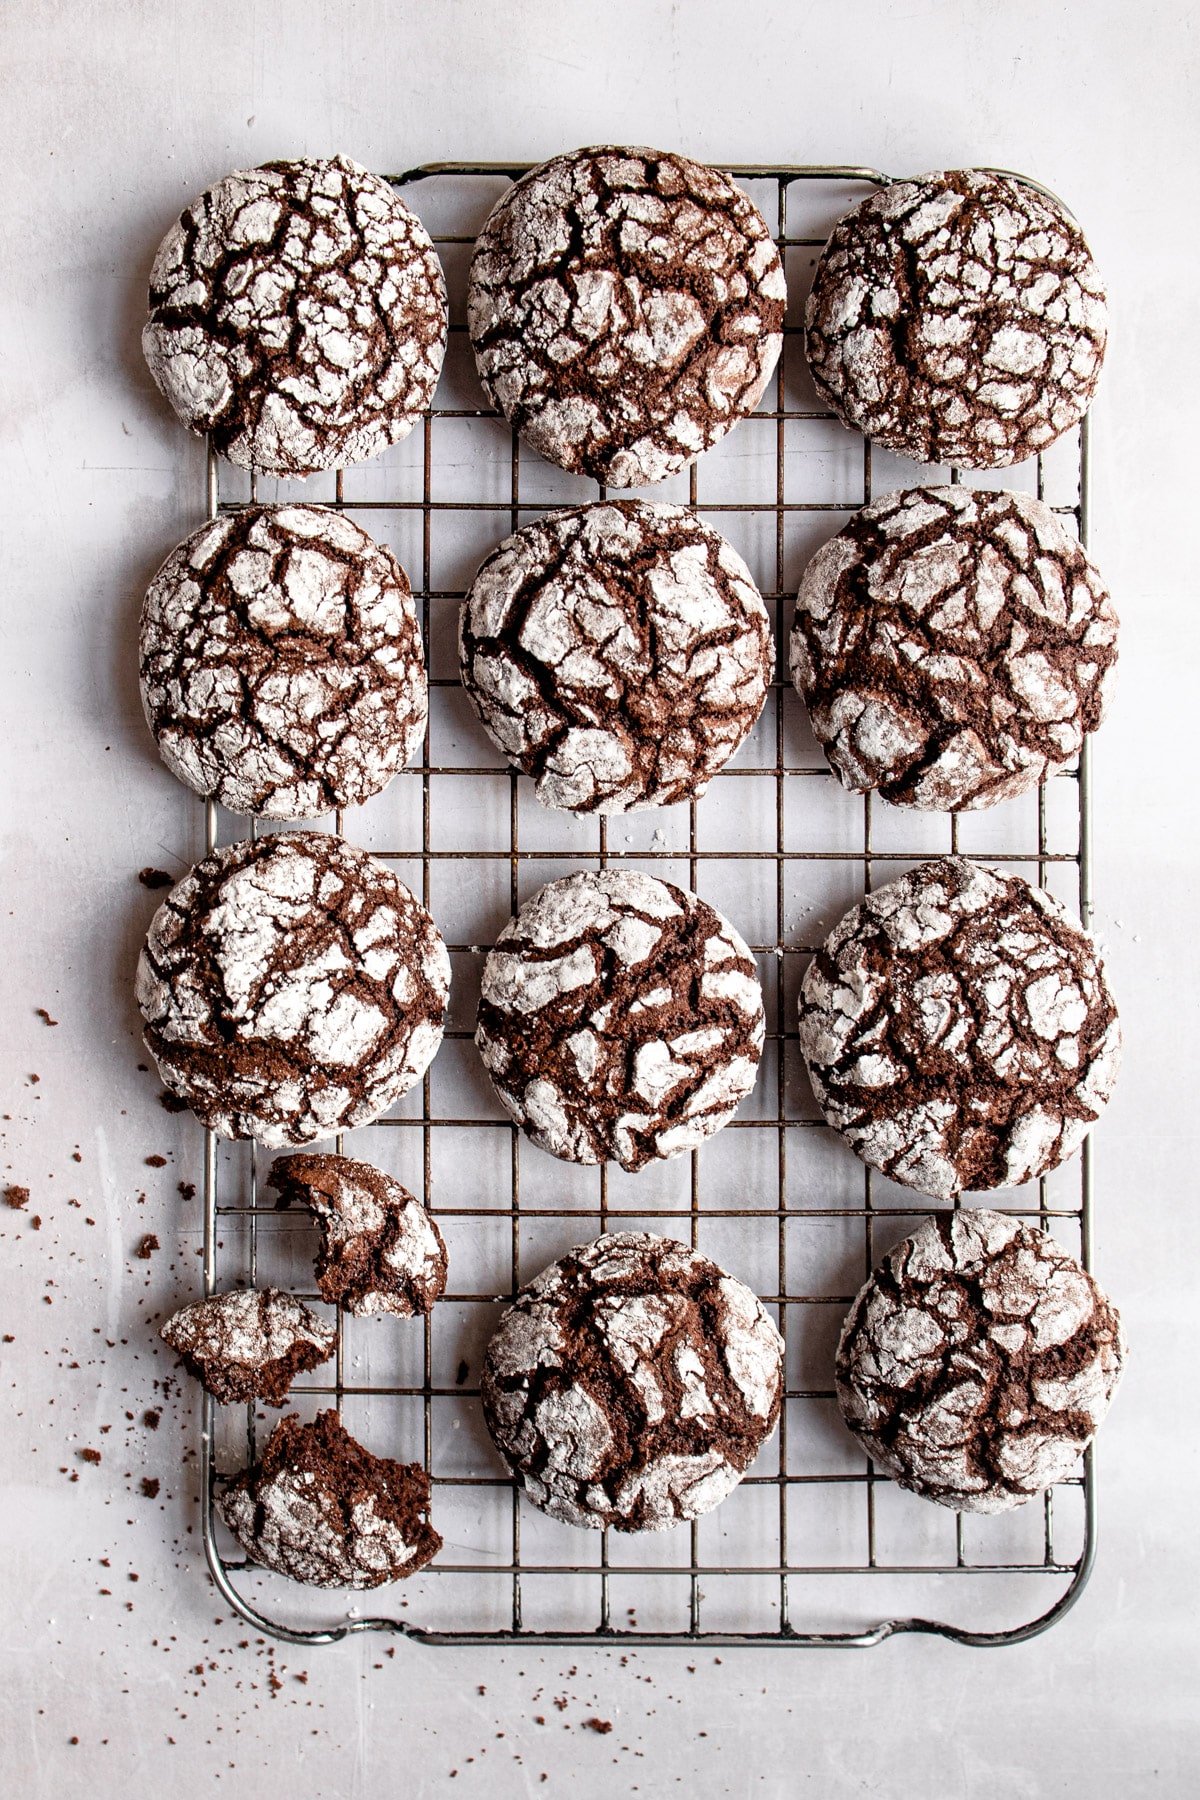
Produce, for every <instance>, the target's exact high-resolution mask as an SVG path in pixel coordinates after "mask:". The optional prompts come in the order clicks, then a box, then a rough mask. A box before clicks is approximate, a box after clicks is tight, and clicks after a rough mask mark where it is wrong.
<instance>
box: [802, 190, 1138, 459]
mask: <svg viewBox="0 0 1200 1800" xmlns="http://www.w3.org/2000/svg"><path fill="white" fill-rule="evenodd" d="M1106 336H1107V323H1106V305H1105V295H1104V285H1103V282H1102V281H1101V279H1100V276H1099V273H1098V271H1097V269H1096V266H1095V264H1094V262H1093V261H1092V257H1091V253H1090V251H1089V250H1088V247H1087V244H1086V242H1085V241H1084V238H1083V235H1082V233H1081V232H1080V231H1079V229H1078V227H1077V226H1076V225H1075V224H1074V222H1073V221H1072V220H1071V219H1070V218H1069V217H1068V216H1067V214H1066V212H1065V211H1064V210H1063V208H1062V207H1061V205H1060V204H1059V203H1058V202H1057V201H1056V200H1053V199H1051V198H1050V197H1049V196H1047V195H1043V194H1041V193H1038V192H1035V191H1034V190H1033V189H1032V188H1030V187H1029V186H1027V185H1026V184H1024V183H1023V182H1020V181H1018V180H1014V179H1012V178H1010V177H1008V176H1002V175H994V174H990V173H988V172H986V171H984V170H978V169H959V170H954V171H951V172H949V173H937V174H932V175H926V176H922V177H920V178H919V179H917V180H915V181H904V182H896V183H893V184H892V185H891V186H890V187H887V188H885V189H883V190H882V191H881V192H879V193H876V194H872V195H871V196H870V197H869V198H868V199H866V200H864V201H863V202H862V203H861V204H860V205H858V206H857V207H855V208H854V209H853V210H852V211H851V212H849V213H847V214H846V216H845V217H844V218H843V219H841V220H840V221H839V223H838V224H837V226H835V228H834V231H833V233H832V235H831V236H830V239H829V242H828V243H827V244H826V246H825V249H824V250H823V251H822V254H821V258H820V261H819V262H818V265H817V271H816V275H815V278H814V281H813V287H812V292H811V294H810V296H809V300H808V304H807V307H806V310H805V347H806V351H807V354H808V360H809V364H810V367H811V369H812V373H813V379H814V381H815V382H816V385H817V389H818V392H819V393H820V394H821V396H822V398H823V399H825V400H827V401H828V402H829V404H830V405H831V406H832V407H833V408H834V410H835V411H836V412H837V413H838V415H839V416H840V417H841V419H842V420H843V422H844V423H845V424H847V425H850V426H852V427H854V428H855V429H857V430H861V431H862V432H864V433H865V435H866V436H867V437H869V438H870V439H872V441H873V442H875V443H877V444H880V445H882V446H883V447H884V448H886V449H889V450H895V451H898V452H900V453H901V454H902V455H906V456H911V457H913V458H914V459H915V460H916V461H917V462H946V463H952V464H956V465H957V466H959V467H961V468H967V469H989V468H1001V467H1004V466H1006V465H1008V464H1010V463H1015V462H1020V461H1023V460H1024V459H1025V458H1026V457H1028V456H1032V455H1034V454H1035V453H1036V452H1038V451H1040V450H1043V449H1045V448H1046V447H1047V445H1049V444H1051V443H1053V442H1054V441H1055V439H1057V438H1059V437H1061V436H1062V434H1063V433H1064V432H1065V431H1069V430H1070V429H1071V427H1072V426H1073V425H1075V424H1077V423H1078V421H1079V419H1080V418H1081V417H1082V415H1083V413H1084V412H1085V411H1086V409H1087V406H1088V403H1089V401H1090V400H1091V397H1092V394H1093V392H1094V390H1095V386H1096V382H1097V380H1098V379H1099V374H1100V366H1101V363H1102V361H1103V358H1104V349H1105V341H1106Z"/></svg>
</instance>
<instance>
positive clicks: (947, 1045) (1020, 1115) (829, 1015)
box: [800, 856, 1121, 1199]
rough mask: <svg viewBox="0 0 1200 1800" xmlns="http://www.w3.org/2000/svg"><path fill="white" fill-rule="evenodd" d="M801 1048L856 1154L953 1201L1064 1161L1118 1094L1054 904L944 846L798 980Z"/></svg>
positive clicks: (1111, 1018)
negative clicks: (948, 851)
mask: <svg viewBox="0 0 1200 1800" xmlns="http://www.w3.org/2000/svg"><path fill="white" fill-rule="evenodd" d="M800 1049H801V1052H802V1054H803V1056H804V1060H805V1063H806V1064H807V1066H808V1072H809V1076H810V1078H811V1081H812V1085H813V1092H814V1094H815V1095H816V1097H817V1101H818V1103H819V1105H820V1107H821V1110H822V1112H823V1113H824V1114H825V1117H826V1119H827V1120H828V1122H829V1123H830V1125H832V1126H833V1127H834V1128H835V1129H836V1130H838V1131H840V1132H841V1133H842V1135H843V1136H844V1137H845V1138H846V1140H847V1142H848V1143H849V1144H850V1145H851V1147H852V1148H853V1149H854V1150H855V1151H856V1152H857V1154H858V1155H859V1156H861V1157H862V1159H863V1161H864V1162H866V1163H869V1164H870V1165H871V1167H872V1168H876V1169H881V1170H882V1171H883V1173H884V1174H885V1175H888V1176H890V1177H891V1179H892V1180H893V1181H898V1182H902V1183H903V1184H904V1185H905V1186H906V1187H914V1188H919V1189H920V1190H921V1191H922V1192H923V1193H927V1194H934V1195H936V1196H937V1197H938V1198H940V1199H950V1198H952V1197H953V1196H954V1195H955V1194H957V1193H959V1192H960V1191H962V1190H963V1189H968V1188H971V1189H986V1188H998V1187H1014V1186H1018V1185H1019V1184H1020V1183H1022V1182H1025V1181H1029V1180H1031V1179H1032V1178H1033V1177H1034V1176H1036V1175H1042V1174H1045V1173H1046V1171H1047V1170H1049V1169H1053V1168H1056V1167H1057V1166H1058V1164H1059V1163H1060V1162H1062V1161H1064V1160H1065V1159H1066V1157H1068V1156H1070V1155H1071V1154H1072V1152H1073V1151H1074V1150H1076V1149H1077V1148H1078V1147H1079V1145H1080V1144H1081V1143H1082V1141H1083V1139H1084V1138H1085V1137H1086V1135H1087V1133H1088V1131H1089V1129H1090V1128H1091V1126H1092V1124H1093V1123H1094V1122H1095V1120H1096V1119H1097V1118H1098V1117H1099V1115H1100V1113H1101V1112H1102V1110H1103V1108H1104V1106H1105V1104H1106V1103H1107V1101H1108V1099H1109V1096H1110V1095H1111V1093H1112V1089H1113V1086H1114V1084H1115V1082H1116V1076H1117V1070H1118V1067H1119V1064H1120V1055H1121V1030H1120V1025H1119V1023H1118V1019H1117V1012H1116V1008H1115V1006H1114V1005H1113V1001H1112V996H1111V995H1110V993H1109V991H1108V987H1107V984H1106V982H1105V979H1104V969H1103V965H1102V963H1101V961H1100V958H1099V956H1098V954H1097V951H1096V946H1095V944H1094V943H1093V941H1092V939H1091V938H1090V937H1089V936H1088V934H1087V933H1086V932H1085V931H1082V930H1081V929H1080V928H1079V926H1078V925H1075V924H1073V923H1072V922H1071V921H1070V919H1069V918H1068V917H1067V914H1066V913H1065V911H1064V910H1063V908H1062V907H1061V906H1060V905H1059V903H1058V901H1057V900H1056V899H1054V898H1053V896H1052V895H1050V894H1048V893H1046V892H1045V891H1044V889H1042V888H1036V887H1031V886H1030V885H1029V883H1028V882H1026V881H1022V880H1021V878H1020V877H1019V876H1016V875H1009V876H1005V875H997V874H994V873H993V872H992V871H990V870H988V869H984V868H981V867H979V865H977V864H975V863H971V862H968V861H967V860H965V859H964V858H962V857H952V856H947V857H941V858H939V859H938V860H937V861H934V862H928V863H922V864H921V866H920V867H919V868H917V869H914V870H912V872H911V873H909V874H907V875H903V876H901V878H900V879H899V881H893V882H891V883H889V885H888V886H887V887H884V888H880V889H879V890H878V891H877V892H876V893H873V894H869V895H867V897H866V899H864V900H863V901H861V902H860V904H859V905H858V906H856V907H854V908H853V909H852V910H851V911H850V912H848V913H847V914H846V916H845V918H844V919H843V920H842V921H841V923H840V924H839V925H838V926H836V927H835V929H834V930H833V932H832V933H831V934H830V936H829V937H828V938H827V940H826V942H825V944H824V945H823V946H822V948H821V949H820V950H819V951H818V953H817V955H816V956H815V957H814V958H813V960H812V962H811V963H810V964H809V967H808V969H807V971H806V972H805V975H804V979H803V982H802V983H801V990H800Z"/></svg>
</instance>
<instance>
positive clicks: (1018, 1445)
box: [835, 1209, 1125, 1513]
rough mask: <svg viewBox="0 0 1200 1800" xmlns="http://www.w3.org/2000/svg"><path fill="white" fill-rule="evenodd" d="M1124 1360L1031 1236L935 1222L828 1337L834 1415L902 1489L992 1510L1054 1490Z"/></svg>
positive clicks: (1020, 1230)
mask: <svg viewBox="0 0 1200 1800" xmlns="http://www.w3.org/2000/svg"><path fill="white" fill-rule="evenodd" d="M1124 1360H1125V1341H1124V1336H1123V1334H1122V1330H1121V1321H1120V1318H1119V1316H1118V1314H1117V1310H1116V1308H1115V1307H1114V1306H1113V1305H1112V1303H1111V1302H1110V1301H1109V1300H1108V1299H1107V1298H1106V1296H1105V1295H1104V1294H1103V1293H1102V1292H1101V1290H1100V1288H1099V1287H1098V1286H1097V1285H1096V1283H1095V1282H1094V1281H1093V1279H1092V1277H1091V1276H1090V1275H1089V1274H1088V1273H1087V1272H1086V1270H1084V1269H1083V1268H1081V1267H1080V1265H1079V1263H1078V1262H1076V1260H1075V1258H1074V1257H1073V1256H1071V1255H1069V1254H1068V1252H1067V1251H1066V1250H1064V1249H1063V1247H1062V1245H1061V1244H1058V1243H1056V1242H1055V1240H1054V1239H1053V1238H1052V1237H1050V1236H1049V1235H1048V1234H1047V1233H1046V1232H1044V1231H1037V1230H1034V1229H1033V1228H1032V1227H1030V1226H1028V1225H1022V1224H1021V1223H1020V1222H1019V1221H1018V1220H1016V1219H1011V1218H1006V1217H1004V1215H1003V1214H1001V1213H995V1212H986V1211H983V1210H982V1209H981V1210H978V1211H975V1210H970V1211H962V1212H953V1213H943V1214H940V1215H938V1216H936V1217H934V1218H930V1219H926V1220H925V1222H924V1223H923V1224H922V1225H921V1226H920V1227H919V1228H918V1230H916V1231H915V1232H914V1233H913V1235H912V1236H911V1237H909V1238H905V1240H904V1241H903V1243H901V1244H898V1245H897V1246H896V1248H895V1249H894V1250H892V1251H891V1252H890V1254H889V1255H888V1256H886V1257H885V1258H884V1260H883V1262H882V1264H881V1265H880V1267H879V1268H878V1269H876V1271H875V1273H874V1274H873V1275H872V1276H871V1278H870V1280H869V1281H868V1282H867V1283H866V1285H865V1286H864V1287H863V1288H862V1290H861V1291H860V1293H859V1295H858V1297H857V1299H856V1300H855V1302H854V1305H853V1306H852V1307H851V1309H850V1312H849V1314H848V1316H847V1318H846V1323H845V1325H844V1326H843V1327H842V1333H841V1338H840V1340H839V1342H838V1349H837V1360H836V1369H835V1382H836V1387H837V1395H838V1401H839V1404H840V1405H841V1409H842V1414H843V1417H844V1418H845V1420H846V1423H847V1425H849V1427H850V1429H851V1431H853V1432H854V1433H855V1435H856V1436H857V1437H858V1438H859V1439H861V1441H862V1443H863V1445H864V1447H865V1449H866V1450H867V1453H868V1455H870V1456H872V1457H873V1458H874V1459H875V1461H876V1462H878V1463H881V1464H882V1465H883V1467H884V1468H886V1469H890V1470H891V1472H892V1473H893V1474H894V1475H895V1477H896V1479H897V1481H898V1482H899V1483H900V1486H901V1487H906V1488H911V1489H912V1490H913V1491H914V1492H915V1493H918V1494H922V1495H924V1496H925V1498H926V1499H928V1500H935V1501H937V1503H938V1504H939V1505H940V1506H952V1507H955V1508H957V1509H960V1510H962V1511H964V1512H981V1513H998V1512H1007V1511H1008V1510H1009V1509H1010V1508H1012V1507H1014V1506H1022V1505H1024V1503H1025V1502H1026V1501H1027V1500H1030V1499H1032V1498H1033V1497H1034V1495H1036V1494H1040V1493H1041V1492H1042V1491H1043V1490H1044V1489H1045V1488H1048V1487H1050V1486H1051V1485H1052V1483H1054V1482H1056V1481H1061V1480H1063V1479H1064V1477H1065V1476H1067V1475H1068V1474H1069V1473H1070V1472H1071V1469H1072V1467H1073V1466H1074V1464H1075V1462H1076V1460H1077V1458H1078V1457H1079V1454H1080V1452H1081V1451H1082V1450H1083V1449H1084V1448H1085V1447H1086V1446H1087V1445H1088V1444H1089V1443H1090V1442H1091V1439H1092V1437H1093V1435H1094V1433H1095V1432H1096V1430H1097V1428H1098V1426H1099V1425H1100V1423H1101V1421H1102V1420H1103V1418H1104V1415H1105V1413H1106V1412H1107V1411H1108V1406H1109V1402H1110V1401H1111V1399H1112V1397H1113V1393H1114V1391H1115V1389H1116V1386H1117V1383H1118V1381H1119V1379H1120V1375H1121V1369H1122V1365H1123V1363H1124Z"/></svg>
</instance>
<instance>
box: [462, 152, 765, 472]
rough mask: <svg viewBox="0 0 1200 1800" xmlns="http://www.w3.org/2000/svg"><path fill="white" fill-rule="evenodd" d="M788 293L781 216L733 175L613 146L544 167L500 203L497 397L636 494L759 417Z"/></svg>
mask: <svg viewBox="0 0 1200 1800" xmlns="http://www.w3.org/2000/svg"><path fill="white" fill-rule="evenodd" d="M786 297H787V289H786V286H785V283H784V278H783V266H782V264H781V262H780V260H779V252H778V250H777V249H776V247H775V243H774V241H773V239H772V237H771V234H770V231H769V230H768V228H767V225H766V221H765V220H764V219H763V217H762V215H761V213H760V212H759V211H758V209H757V207H755V206H754V205H753V204H752V203H751V201H750V200H749V199H748V198H747V197H746V195H745V194H743V193H742V191H741V189H740V188H738V187H736V186H735V185H734V183H733V182H732V181H731V180H730V179H729V177H728V176H727V175H723V174H722V173H721V172H720V170H718V169H710V168H708V167H706V166H705V165H704V164H703V163H696V162H692V161H690V160H689V159H688V158H687V157H685V156H672V155H667V154H665V153H664V152H662V151H661V150H646V149H627V148H622V147H621V146H617V145H601V146H599V147H597V148H593V149H586V150H574V151H571V152H570V153H569V154H567V155H564V156H556V157H554V158H553V159H552V160H551V161H550V162H546V163H542V164H541V165H540V166H539V167H538V168H536V169H532V170H531V171H530V172H529V173H528V174H527V175H524V176H522V178H521V180H520V181H518V182H517V183H516V184H515V186H513V187H511V188H510V189H509V190H508V192H507V193H506V194H505V195H504V197H503V199H501V200H500V202H499V203H498V205H497V206H496V207H495V208H494V209H493V211H492V212H491V214H490V215H489V217H488V219H487V221H486V223H485V225H484V227H483V230H482V232H481V233H480V235H479V240H478V243H477V244H476V246H475V255H474V257H473V259H472V262H471V276H470V285H469V288H468V292H467V327H468V330H469V331H470V334H471V342H472V344H473V345H474V348H475V361H476V366H477V367H478V370H479V379H480V381H481V382H482V383H483V386H484V389H485V391H486V392H487V394H488V396H489V398H490V399H491V400H492V401H493V402H494V403H495V405H496V406H498V407H499V409H500V411H501V412H502V413H503V414H504V416H505V418H506V419H508V420H509V421H510V422H511V423H512V424H513V425H514V426H515V427H516V429H517V430H518V431H519V432H520V433H521V435H522V436H523V437H524V438H525V440H526V442H527V443H529V444H531V445H532V447H533V448H534V449H535V450H536V451H537V452H538V454H539V455H541V456H544V457H546V458H547V460H548V461H550V462H553V463H558V464H559V466H560V467H561V468H564V469H570V470H572V471H574V472H576V473H579V474H584V475H590V476H591V477H592V478H593V480H595V481H600V482H607V483H608V484H609V486H611V487H619V488H624V487H637V486H640V485H641V484H642V483H644V482H652V481H662V480H663V479H664V478H665V477H666V476H668V475H673V474H675V473H676V472H677V471H678V470H680V469H683V468H686V467H687V465H688V464H689V463H690V462H693V461H694V460H695V458H696V457H697V456H699V454H700V453H701V451H703V450H707V449H709V448H710V446H711V445H713V444H715V443H716V442H717V440H718V439H719V438H721V437H723V436H724V435H725V433H726V432H727V431H728V430H729V429H730V427H731V426H732V425H735V424H736V423H737V421H738V420H739V419H740V418H742V417H744V415H745V414H747V413H750V412H753V410H754V408H755V407H756V406H757V405H758V402H759V400H760V399H761V397H762V393H763V389H764V388H765V387H766V385H767V382H768V380H769V379H770V376H771V371H772V369H773V368H774V367H775V363H776V361H777V359H778V356H779V351H780V348H781V346H782V343H783V311H784V303H785V300H786Z"/></svg>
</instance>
